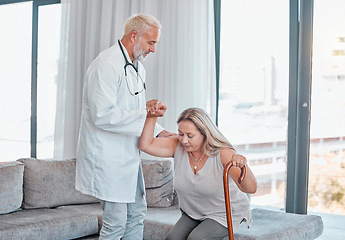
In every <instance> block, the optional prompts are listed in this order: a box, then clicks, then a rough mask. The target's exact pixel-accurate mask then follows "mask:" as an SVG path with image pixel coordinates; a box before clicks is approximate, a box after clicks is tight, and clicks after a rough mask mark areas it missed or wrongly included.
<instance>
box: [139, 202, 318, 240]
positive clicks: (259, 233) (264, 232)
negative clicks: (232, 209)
mask: <svg viewBox="0 0 345 240" xmlns="http://www.w3.org/2000/svg"><path fill="white" fill-rule="evenodd" d="M180 216H181V211H180V210H179V209H178V207H177V206H172V207H169V208H148V210H147V215H146V218H145V221H144V223H145V228H144V240H160V239H165V237H166V235H167V234H168V232H169V230H170V229H171V228H172V227H173V226H174V225H175V223H176V221H177V220H178V219H179V217H180ZM252 216H253V222H252V225H251V227H250V228H249V229H248V228H247V225H246V224H241V225H240V229H239V230H238V231H235V232H234V238H235V239H236V240H290V239H293V240H311V239H315V238H317V237H319V236H320V235H321V234H322V232H323V222H322V219H321V217H319V216H316V215H299V214H292V213H283V212H276V211H270V210H266V209H261V208H255V209H253V210H252ZM223 240H228V237H225V238H224V239H223Z"/></svg>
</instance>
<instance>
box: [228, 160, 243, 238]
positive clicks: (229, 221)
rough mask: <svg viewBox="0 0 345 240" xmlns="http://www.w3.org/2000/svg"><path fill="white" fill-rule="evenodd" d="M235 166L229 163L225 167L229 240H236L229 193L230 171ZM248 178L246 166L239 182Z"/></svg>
mask: <svg viewBox="0 0 345 240" xmlns="http://www.w3.org/2000/svg"><path fill="white" fill-rule="evenodd" d="M232 166H233V164H232V162H228V163H227V164H226V165H225V167H224V172H223V181H224V196H225V208H226V220H227V222H228V233H229V240H234V232H233V229H232V218H231V206H230V193H229V171H230V168H231V167H232ZM245 176H246V166H243V167H242V168H241V175H240V178H239V179H238V182H239V183H241V182H242V181H243V180H244V177H245Z"/></svg>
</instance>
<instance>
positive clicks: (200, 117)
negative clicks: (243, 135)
mask: <svg viewBox="0 0 345 240" xmlns="http://www.w3.org/2000/svg"><path fill="white" fill-rule="evenodd" d="M185 120H189V121H191V122H193V123H194V124H195V126H196V127H197V129H198V130H199V131H200V133H201V134H202V135H204V137H205V138H204V142H203V145H202V149H203V152H204V153H206V154H207V155H213V154H216V153H217V152H218V151H219V150H221V149H222V148H231V149H233V150H235V148H234V147H233V145H232V144H231V143H230V142H229V141H228V140H227V139H226V138H225V137H224V135H223V134H222V133H221V132H220V131H219V129H218V127H217V126H216V125H215V124H214V123H213V121H212V120H211V118H210V116H209V115H208V114H207V113H206V112H205V111H204V110H202V109H201V108H188V109H186V110H184V111H183V112H182V113H181V114H180V116H179V117H178V119H177V123H180V122H182V121H185Z"/></svg>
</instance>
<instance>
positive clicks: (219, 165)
mask: <svg viewBox="0 0 345 240" xmlns="http://www.w3.org/2000/svg"><path fill="white" fill-rule="evenodd" d="M166 109H167V108H166V106H165V105H164V103H160V102H158V100H152V101H149V102H148V103H147V111H148V115H147V118H146V122H145V126H144V129H143V132H142V134H141V136H140V138H139V149H141V150H142V151H144V152H146V153H148V154H151V155H154V156H159V157H173V158H174V171H175V175H174V187H175V189H176V192H177V195H178V199H179V206H180V209H181V212H182V216H181V218H180V219H179V220H178V221H177V223H176V224H175V226H174V228H173V229H171V231H170V232H169V233H168V236H167V238H166V239H169V240H171V239H176V240H182V239H198V240H200V239H207V240H211V239H222V238H223V237H225V236H226V235H227V222H226V210H225V199H224V190H223V169H224V166H225V165H226V164H227V163H228V162H230V161H232V163H233V164H234V166H235V167H233V168H231V170H230V173H229V174H230V177H231V178H230V183H229V186H230V196H231V206H232V221H233V228H234V230H236V229H238V228H239V225H240V223H242V222H247V225H248V227H249V225H250V222H251V212H250V205H249V199H248V197H247V195H246V193H255V192H256V189H257V182H256V179H255V176H254V175H253V173H252V171H251V170H250V168H249V167H248V166H247V174H246V177H245V179H244V181H242V182H241V183H239V182H238V179H239V176H240V174H241V169H240V168H241V167H243V166H244V165H247V159H246V158H245V157H244V156H242V155H240V154H237V153H236V151H235V149H234V147H233V146H232V145H231V144H230V143H229V141H228V140H227V139H226V138H225V137H224V136H223V135H222V133H221V132H220V131H219V130H218V128H217V126H216V125H215V124H214V123H213V122H212V120H211V119H210V117H209V116H208V114H207V113H206V112H205V111H203V110H202V109H200V108H189V109H186V110H184V111H183V112H182V113H181V115H180V116H179V118H178V120H177V123H178V135H176V136H172V137H169V138H154V136H153V135H154V126H155V124H156V121H157V117H156V116H163V115H164V112H165V111H166ZM150 113H152V114H150Z"/></svg>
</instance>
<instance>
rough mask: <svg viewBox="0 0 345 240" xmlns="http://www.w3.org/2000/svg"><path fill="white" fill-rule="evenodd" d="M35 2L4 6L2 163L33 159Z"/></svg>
mask: <svg viewBox="0 0 345 240" xmlns="http://www.w3.org/2000/svg"><path fill="white" fill-rule="evenodd" d="M31 21H32V2H24V3H15V4H7V5H0V29H1V38H0V52H1V54H0V65H1V71H0V109H1V110H0V133H1V134H0V149H1V159H0V162H2V161H14V160H16V159H18V158H20V157H28V156H30V115H31V112H30V109H31V97H30V92H31V32H32V28H31Z"/></svg>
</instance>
